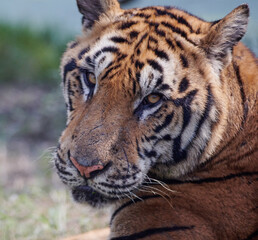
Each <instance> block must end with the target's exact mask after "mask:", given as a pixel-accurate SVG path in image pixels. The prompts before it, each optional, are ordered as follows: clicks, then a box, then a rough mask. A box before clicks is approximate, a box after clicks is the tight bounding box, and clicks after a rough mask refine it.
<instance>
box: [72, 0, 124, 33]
mask: <svg viewBox="0 0 258 240" xmlns="http://www.w3.org/2000/svg"><path fill="white" fill-rule="evenodd" d="M76 2H77V6H78V9H79V11H80V13H81V14H82V15H83V20H82V23H83V27H84V28H85V30H90V29H91V28H92V26H93V25H94V23H95V22H97V21H98V20H99V19H100V16H101V15H106V16H108V17H109V15H110V13H111V12H115V11H116V10H118V9H120V5H119V3H118V1H117V0H76Z"/></svg>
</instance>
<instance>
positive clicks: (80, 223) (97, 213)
mask: <svg viewBox="0 0 258 240" xmlns="http://www.w3.org/2000/svg"><path fill="white" fill-rule="evenodd" d="M4 153H5V154H4ZM4 157H5V159H4ZM30 157H31V156H29V155H28V156H26V158H25V156H24V155H23V154H21V153H19V152H18V155H16V158H15V159H13V154H7V153H6V150H5V149H3V146H2V149H1V156H0V162H1V163H5V164H4V165H2V168H1V173H2V172H5V174H3V175H2V174H1V176H2V177H1V187H0V206H1V210H0V236H1V240H25V239H26V240H34V239H35V240H36V239H37V240H40V239H42V240H43V239H60V238H61V237H64V236H70V235H74V234H80V233H83V232H87V231H89V230H92V229H96V228H103V227H105V226H107V223H108V215H109V213H108V212H109V211H108V210H95V209H92V208H90V207H88V206H82V205H77V204H75V203H73V202H72V200H71V198H70V196H69V193H68V191H67V190H66V189H65V188H64V187H63V186H62V185H61V184H60V182H59V180H58V179H56V175H55V173H54V171H53V172H52V171H51V168H50V167H49V166H45V167H42V165H44V164H43V163H42V162H40V161H45V160H46V158H45V160H42V159H41V160H40V161H33V160H32V159H30ZM43 159H44V158H43ZM6 160H8V161H6ZM19 162H22V164H21V165H20V166H19ZM14 163H16V164H14ZM45 163H46V162H45ZM22 165H23V168H21V166H22ZM26 166H29V167H26ZM16 167H17V168H16ZM14 168H15V169H14ZM39 169H40V170H41V171H43V174H38V173H37V172H38V170H39ZM4 175H5V177H6V178H5V179H4ZM9 180H10V181H9Z"/></svg>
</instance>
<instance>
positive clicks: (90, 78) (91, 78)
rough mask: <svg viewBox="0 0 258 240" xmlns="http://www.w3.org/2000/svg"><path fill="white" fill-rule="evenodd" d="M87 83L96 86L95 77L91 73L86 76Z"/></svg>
mask: <svg viewBox="0 0 258 240" xmlns="http://www.w3.org/2000/svg"><path fill="white" fill-rule="evenodd" d="M88 81H89V82H90V83H92V84H94V85H95V84H96V82H97V81H96V77H95V75H94V74H93V73H89V74H88Z"/></svg>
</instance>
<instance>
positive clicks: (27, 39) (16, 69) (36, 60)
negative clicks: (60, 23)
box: [0, 23, 70, 84]
mask: <svg viewBox="0 0 258 240" xmlns="http://www.w3.org/2000/svg"><path fill="white" fill-rule="evenodd" d="M58 36H59V34H58V31H55V30H53V29H45V30H41V31H35V30H32V29H30V28H29V27H28V26H25V25H17V26H11V25H8V24H5V23H0V66H1V68H0V83H8V84H9V83H10V84H12V83H14V82H15V83H22V84H25V83H33V84H37V83H40V84H49V83H50V82H53V81H54V82H55V83H57V82H59V81H60V77H59V71H58V69H59V62H60V58H61V55H62V53H63V51H64V49H65V46H66V43H67V42H68V40H69V39H70V38H69V37H68V38H67V39H63V40H61V39H60V38H59V37H58Z"/></svg>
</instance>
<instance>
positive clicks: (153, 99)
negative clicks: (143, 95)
mask: <svg viewBox="0 0 258 240" xmlns="http://www.w3.org/2000/svg"><path fill="white" fill-rule="evenodd" d="M160 99H161V96H160V95H158V94H150V95H149V96H147V102H148V103H150V104H155V103H157V102H158V101H159V100H160Z"/></svg>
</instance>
